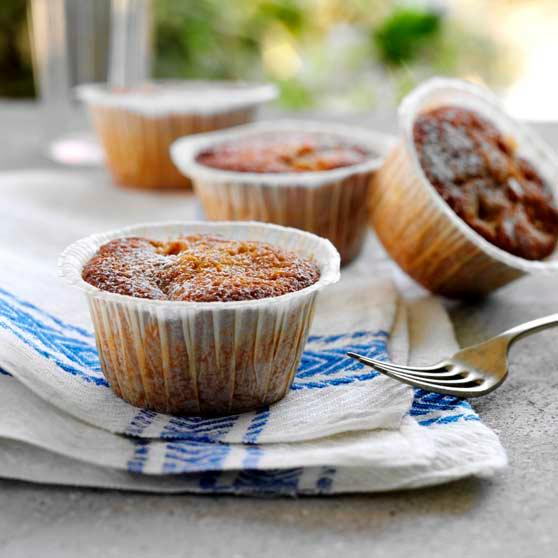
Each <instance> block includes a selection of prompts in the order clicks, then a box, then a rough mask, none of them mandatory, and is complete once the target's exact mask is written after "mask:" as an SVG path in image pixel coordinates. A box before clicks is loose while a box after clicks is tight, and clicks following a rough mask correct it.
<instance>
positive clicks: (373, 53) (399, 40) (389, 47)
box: [0, 0, 558, 119]
mask: <svg viewBox="0 0 558 558" xmlns="http://www.w3.org/2000/svg"><path fill="white" fill-rule="evenodd" d="M29 1H31V0H29ZM43 1H45V0H43ZM46 1H47V2H51V1H52V2H54V3H56V2H63V0H46ZM121 1H123V2H125V1H126V0H121ZM1 5H2V7H0V27H1V31H2V32H1V33H0V77H1V78H2V79H0V95H1V96H7V97H28V96H33V95H34V94H35V91H36V86H35V85H34V81H33V72H32V63H31V48H30V41H29V33H28V28H27V24H28V9H27V8H28V2H26V1H25V0H2V2H1ZM93 5H94V6H95V8H93ZM109 5H110V1H109V0H95V2H92V1H90V2H87V1H85V2H80V0H66V8H65V9H66V11H67V12H68V13H67V18H68V21H74V22H75V21H85V20H83V19H82V20H80V18H79V17H78V16H77V15H76V13H75V12H76V10H82V9H83V10H89V13H90V15H89V16H87V17H88V18H91V17H94V18H96V19H97V21H98V22H102V21H105V22H106V21H107V19H106V18H107V14H108V10H109ZM152 5H153V33H154V45H153V46H154V53H153V64H152V75H153V76H154V77H179V78H180V77H184V78H197V77H199V78H239V79H250V80H252V79H256V80H262V79H263V80H270V81H273V82H275V83H276V84H277V85H278V86H279V88H280V91H281V96H280V99H279V103H280V105H281V107H283V108H286V109H289V110H295V109H303V110H308V109H319V110H328V111H373V110H382V109H387V110H392V109H393V108H394V107H395V106H396V104H397V102H398V100H399V99H400V98H401V96H402V95H404V94H405V93H406V92H407V91H408V90H409V89H411V88H412V87H413V86H414V85H415V84H416V83H417V82H419V81H421V80H422V79H424V78H426V77H428V76H430V75H433V74H444V75H454V76H459V77H464V78H467V79H470V80H473V81H479V82H484V83H486V84H487V85H488V86H490V87H492V88H493V89H495V90H496V91H497V92H499V93H500V94H501V95H503V97H504V99H505V102H506V103H507V105H508V107H509V108H510V109H511V110H512V112H513V113H514V114H515V115H517V116H520V117H525V118H531V119H539V118H541V119H542V118H544V119H558V106H557V104H556V102H555V98H556V97H557V96H558V74H557V72H555V71H554V61H555V59H556V57H557V56H558V32H557V30H558V2H557V1H556V0H452V1H451V2H442V1H432V0H431V1H428V0H422V1H418V0H415V1H411V0H408V1H396V0H234V1H230V2H224V1H223V0H156V1H154V2H153V3H152ZM80 6H81V7H80ZM76 18H77V19H76ZM98 25H100V26H101V27H102V25H103V24H102V23H98ZM105 27H106V24H105ZM68 31H69V32H68V42H69V44H70V48H71V49H72V51H75V52H78V51H79V50H80V48H79V45H80V44H82V45H83V44H86V45H89V46H90V43H95V45H96V46H95V49H91V48H89V49H88V50H87V49H86V50H84V49H81V50H82V51H83V52H84V53H85V54H83V55H82V58H81V59H80V57H79V56H72V62H71V63H70V64H69V68H70V69H69V78H68V79H69V81H70V82H71V83H76V82H81V81H88V80H90V79H91V78H92V77H93V78H95V79H101V80H102V79H107V76H108V74H109V73H110V70H109V68H108V66H107V64H108V63H107V50H106V44H105V45H104V47H103V41H99V40H98V38H99V37H100V36H101V37H109V36H110V32H109V31H106V33H105V34H104V35H102V34H101V35H99V34H98V32H96V33H97V34H96V35H92V34H91V33H90V32H89V33H88V32H87V30H86V29H85V28H80V27H79V25H76V24H75V23H74V24H72V25H71V26H70V27H68ZM105 40H106V41H107V40H108V39H105ZM113 40H114V39H113ZM84 57H85V58H84ZM87 57H89V58H87ZM80 60H81V61H80ZM85 67H87V68H95V70H94V72H93V73H91V72H89V73H87V72H86V74H87V75H84V74H83V72H82V73H81V74H80V71H81V70H80V69H81V68H85Z"/></svg>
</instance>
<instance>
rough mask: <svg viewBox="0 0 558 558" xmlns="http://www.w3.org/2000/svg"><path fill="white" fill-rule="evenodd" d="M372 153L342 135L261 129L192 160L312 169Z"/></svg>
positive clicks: (231, 166)
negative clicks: (259, 131) (252, 135)
mask: <svg viewBox="0 0 558 558" xmlns="http://www.w3.org/2000/svg"><path fill="white" fill-rule="evenodd" d="M371 156H372V153H370V152H368V151H367V150H365V149H363V148H362V147H360V146H358V145H354V144H352V143H351V142H349V141H347V140H344V139H342V138H336V137H331V136H325V135H323V134H303V133H294V132H276V133H262V134H260V135H257V136H255V137H252V138H244V139H238V140H235V141H234V142H232V141H231V142H227V143H223V144H221V145H216V146H215V147H212V148H209V149H206V150H205V151H203V152H201V153H200V154H199V155H198V156H197V158H196V160H197V162H198V163H200V164H202V165H205V166H207V167H212V168H216V169H221V170H227V171H232V172H253V173H290V172H297V173H300V172H316V171H327V170H332V169H337V168H341V167H349V166H352V165H358V164H360V163H362V162H364V161H366V160H367V159H369V158H370V157H371Z"/></svg>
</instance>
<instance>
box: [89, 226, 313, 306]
mask: <svg viewBox="0 0 558 558" xmlns="http://www.w3.org/2000/svg"><path fill="white" fill-rule="evenodd" d="M82 277H83V279H84V281H86V282H87V283H89V284H91V285H94V286H95V287H98V288H99V289H101V290H103V291H109V292H111V293H118V294H124V295H129V296H134V297H138V298H149V299H156V300H175V301H178V300H181V301H195V302H228V301H235V300H255V299H260V298H266V297H273V296H280V295H283V294H286V293H291V292H294V291H299V290H301V289H304V288H305V287H308V286H309V285H312V284H313V283H316V282H317V281H318V279H319V278H320V271H319V269H318V267H317V265H316V264H315V263H314V262H313V261H311V260H309V259H305V258H302V257H300V256H297V255H296V254H295V253H294V252H290V251H287V250H283V249H281V248H279V247H277V246H273V245H271V244H268V243H265V242H258V241H252V240H251V241H248V240H246V241H238V240H226V239H223V238H221V237H218V236H212V235H201V234H195V235H189V236H183V237H180V238H177V239H176V240H173V241H168V242H161V241H156V240H150V239H147V238H140V237H129V238H119V239H116V240H112V241H110V242H108V243H107V244H104V245H103V246H101V247H100V248H99V250H98V251H97V253H96V254H95V255H94V256H93V258H91V260H89V262H88V263H87V264H86V265H85V267H84V268H83V272H82Z"/></svg>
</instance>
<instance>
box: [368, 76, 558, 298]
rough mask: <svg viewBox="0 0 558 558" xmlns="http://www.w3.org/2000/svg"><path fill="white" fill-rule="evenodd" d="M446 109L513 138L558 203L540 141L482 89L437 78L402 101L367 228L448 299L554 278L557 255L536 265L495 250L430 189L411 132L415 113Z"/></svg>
mask: <svg viewBox="0 0 558 558" xmlns="http://www.w3.org/2000/svg"><path fill="white" fill-rule="evenodd" d="M444 105H452V106H458V107H463V108H466V109H469V110H473V111H475V112H477V113H478V114H480V115H481V116H483V117H485V118H486V119H488V120H489V121H491V122H493V123H494V125H495V126H496V127H497V128H498V129H499V131H500V132H501V133H502V134H504V135H505V136H508V137H510V138H513V139H514V140H515V142H516V143H517V145H518V153H519V155H520V156H523V157H525V158H527V159H528V160H529V161H530V162H531V163H532V164H533V165H534V167H535V169H537V171H538V172H539V173H540V174H541V176H542V177H543V178H544V179H545V180H546V182H547V184H548V185H549V187H550V188H552V191H553V194H554V197H555V198H556V196H557V191H556V189H557V188H558V160H557V158H556V155H555V154H554V153H553V152H552V150H551V149H550V148H549V147H548V146H547V145H546V144H545V143H544V142H543V141H542V140H541V139H539V138H538V137H537V136H536V135H535V134H533V133H532V132H531V131H530V130H529V129H527V128H525V127H524V126H522V125H520V124H519V123H517V122H515V121H514V120H513V119H512V118H511V117H509V116H508V115H507V114H506V113H505V112H504V111H503V109H502V108H501V106H500V104H499V101H498V99H497V98H496V97H495V96H494V95H493V94H492V93H491V92H490V91H488V90H487V89H485V88H483V87H480V86H477V85H473V84H470V83H468V82H465V81H462V80H456V79H444V78H434V79H431V80H429V81H427V82H425V83H424V84H422V85H421V86H419V87H418V88H416V89H415V90H414V91H413V92H411V93H410V94H409V95H408V96H407V97H406V98H405V99H404V100H403V102H402V104H401V106H400V108H399V125H400V131H401V138H400V141H399V142H398V144H397V146H396V147H395V148H394V149H393V150H392V152H391V153H390V154H389V156H388V157H387V158H386V161H385V163H384V165H383V166H382V168H381V169H380V170H379V171H378V172H377V173H376V175H375V177H374V180H373V183H372V188H371V195H370V202H369V203H370V216H371V221H370V222H371V226H372V227H373V228H374V230H375V231H376V234H377V236H378V238H379V239H380V241H381V243H382V244H383V246H384V248H385V249H386V251H387V252H388V253H389V254H390V256H391V257H392V258H393V259H394V260H395V261H396V262H397V263H398V265H399V266H400V267H401V268H402V269H403V270H404V271H405V272H406V273H408V274H409V275H410V276H411V277H412V278H413V279H415V280H416V281H417V282H419V283H420V284H422V285H423V286H424V287H426V288H427V289H429V290H430V291H432V292H434V293H437V294H441V295H444V296H448V297H470V296H475V295H485V294H488V293H490V292H491V291H493V290H495V289H497V288H499V287H502V286H503V285H505V284H507V283H509V282H510V281H513V280H514V279H517V278H518V277H521V276H522V275H524V274H525V273H529V272H545V271H546V272H549V271H557V270H558V261H556V259H557V251H556V250H555V251H554V253H553V254H551V255H550V256H549V257H548V258H546V259H545V260H539V261H534V260H526V259H524V258H520V257H518V256H514V255H512V254H510V253H508V252H506V251H504V250H502V249H500V248H498V247H497V246H495V245H493V244H491V243H490V242H488V241H487V240H485V239H484V238H483V237H482V236H481V235H479V234H478V233H477V232H476V231H475V230H473V229H472V228H471V227H470V226H469V225H468V224H467V223H466V222H465V221H463V220H462V219H461V218H460V217H458V216H457V215H456V214H455V213H454V211H453V210H452V209H451V207H450V206H449V205H448V204H447V203H446V202H445V201H444V200H443V199H442V198H441V197H440V195H439V194H438V192H437V191H436V190H435V189H434V187H433V186H432V185H431V184H430V182H429V181H428V179H427V178H426V176H425V174H424V172H423V170H422V167H421V165H420V163H419V160H418V155H417V152H416V149H415V145H414V141H413V124H414V121H415V118H416V116H417V115H418V114H419V113H421V112H424V111H426V110H430V109H433V108H436V107H439V106H444Z"/></svg>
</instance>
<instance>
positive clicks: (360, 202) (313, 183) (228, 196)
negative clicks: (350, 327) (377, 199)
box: [171, 121, 393, 263]
mask: <svg viewBox="0 0 558 558" xmlns="http://www.w3.org/2000/svg"><path fill="white" fill-rule="evenodd" d="M269 133H275V134H277V139H278V141H281V134H285V133H287V134H288V133H296V134H308V135H310V136H312V135H317V136H326V137H333V138H335V139H340V140H346V141H347V142H348V143H349V144H350V145H357V146H359V147H362V148H364V149H366V150H367V151H369V152H371V153H372V156H371V157H369V158H368V159H366V160H365V161H364V162H362V163H360V164H357V165H351V166H347V167H342V168H337V169H333V170H328V171H319V172H292V173H246V172H230V171H225V170H220V169H215V168H212V167H208V166H205V165H202V164H200V163H198V161H197V156H198V155H199V154H200V153H201V152H202V151H204V150H206V149H208V148H210V147H215V146H217V145H219V144H223V143H229V142H236V141H241V140H245V139H251V138H257V137H258V136H259V135H261V134H269ZM392 145H393V139H392V138H391V137H390V136H386V135H383V134H379V133H376V132H372V131H368V130H363V129H359V128H357V127H353V126H343V125H338V124H331V123H318V122H303V121H279V122H262V123H255V124H251V125H248V126H242V127H237V128H235V129H234V130H227V131H224V132H216V133H210V134H200V135H197V136H195V137H190V138H182V139H180V140H178V141H177V142H175V143H174V144H173V146H172V148H171V155H172V158H173V161H174V162H175V164H176V166H177V167H178V168H179V169H180V170H181V171H182V172H183V173H184V174H185V175H187V176H189V177H190V178H191V179H192V181H193V183H194V190H195V192H196V194H197V195H198V197H199V198H200V200H201V203H202V205H203V208H204V211H205V214H206V216H207V217H208V219H211V220H234V221H249V220H257V221H264V222H267V223H277V224H280V225H285V226H289V227H296V228H299V229H302V230H305V231H309V232H312V233H314V234H317V235H319V236H323V237H324V238H328V239H329V240H331V242H333V244H334V245H335V247H336V248H337V249H338V250H339V253H340V254H341V261H342V262H343V263H347V262H349V261H351V260H352V259H353V258H354V257H355V256H357V255H358V253H359V252H360V249H361V247H362V243H363V241H364V238H365V235H366V231H367V222H368V213H367V199H368V196H369V184H370V180H371V177H372V176H373V174H374V172H375V171H376V169H377V168H378V167H379V166H380V165H381V163H382V160H383V157H384V155H385V154H386V153H387V151H388V150H389V148H390V147H391V146H392Z"/></svg>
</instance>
